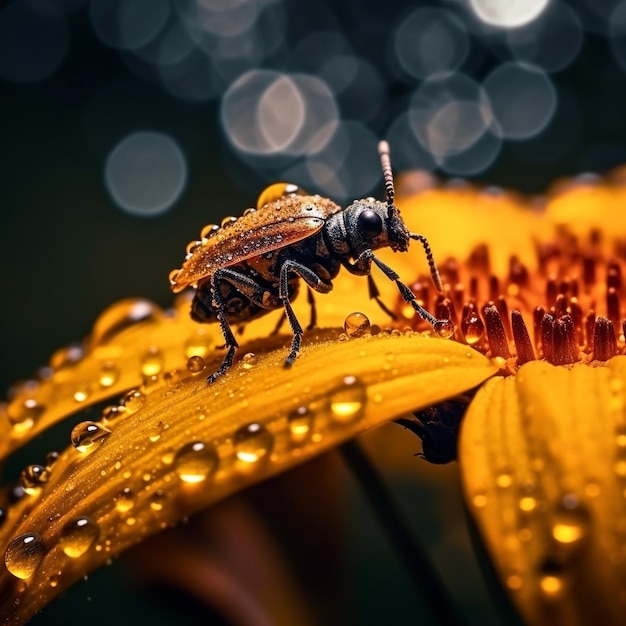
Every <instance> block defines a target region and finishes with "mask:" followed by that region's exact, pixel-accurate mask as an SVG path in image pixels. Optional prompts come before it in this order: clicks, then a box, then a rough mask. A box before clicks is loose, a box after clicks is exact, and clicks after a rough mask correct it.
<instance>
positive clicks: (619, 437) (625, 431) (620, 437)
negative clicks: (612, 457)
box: [615, 426, 626, 448]
mask: <svg viewBox="0 0 626 626" xmlns="http://www.w3.org/2000/svg"><path fill="white" fill-rule="evenodd" d="M615 443H616V444H617V447H618V448H626V426H618V427H617V428H616V429H615Z"/></svg>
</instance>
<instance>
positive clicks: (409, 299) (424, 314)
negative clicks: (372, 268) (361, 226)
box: [355, 250, 439, 326]
mask: <svg viewBox="0 0 626 626" xmlns="http://www.w3.org/2000/svg"><path fill="white" fill-rule="evenodd" d="M364 260H369V261H370V262H371V263H374V265H376V267H378V268H379V269H380V271H381V272H382V273H383V274H384V275H385V276H386V277H387V278H388V279H389V280H393V281H394V282H395V283H396V285H397V287H398V290H399V291H400V295H401V296H402V299H403V300H404V301H405V302H406V303H407V304H410V305H411V306H412V307H413V309H414V311H415V312H416V313H417V314H418V315H419V316H420V317H421V318H422V319H425V320H426V321H427V322H428V323H429V324H431V325H432V326H434V325H435V324H436V323H437V322H438V321H439V320H438V319H437V318H436V317H434V316H433V315H431V314H430V313H429V312H428V311H427V310H426V309H425V308H424V307H423V306H420V305H419V304H418V303H417V300H416V298H415V294H414V293H413V292H412V291H411V290H410V289H409V288H408V287H407V286H406V285H405V284H404V283H403V282H402V281H401V280H400V276H398V274H397V273H396V272H395V271H394V270H392V269H391V268H390V267H389V266H388V265H387V264H386V263H383V262H382V261H381V260H380V259H379V258H378V257H376V256H375V255H374V253H373V252H372V251H371V250H365V251H364V252H362V253H361V254H360V255H359V256H358V258H357V259H356V260H355V265H356V264H357V263H362V262H363V261H364Z"/></svg>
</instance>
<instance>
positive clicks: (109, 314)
mask: <svg viewBox="0 0 626 626" xmlns="http://www.w3.org/2000/svg"><path fill="white" fill-rule="evenodd" d="M161 316H162V311H161V309H160V308H159V307H158V306H157V305H156V304H154V302H150V301H149V300H143V299H138V298H128V299H126V300H120V301H119V302H116V303H115V304H113V305H111V306H110V307H109V308H108V309H106V310H105V311H104V312H103V313H102V315H100V317H99V318H98V319H97V320H96V323H95V324H94V326H93V330H92V331H91V340H92V342H93V344H94V345H101V344H103V343H108V342H109V341H111V340H112V339H113V338H114V337H115V336H116V335H118V334H119V333H121V332H122V331H124V330H126V329H127V328H130V327H132V326H134V325H135V324H139V323H143V322H150V321H156V320H158V319H160V318H161Z"/></svg>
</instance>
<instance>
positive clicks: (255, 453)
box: [233, 422, 274, 463]
mask: <svg viewBox="0 0 626 626" xmlns="http://www.w3.org/2000/svg"><path fill="white" fill-rule="evenodd" d="M233 445H234V446H235V455H236V456H237V458H238V459H239V460H240V461H243V462H244V463H256V462H258V461H260V460H261V459H264V458H265V457H267V456H269V454H270V452H271V451H272V448H273V447H274V437H273V435H272V433H270V431H269V430H267V428H266V427H265V426H263V425H262V424H259V423H257V422H252V423H251V424H247V425H246V426H242V427H241V428H239V429H238V430H237V431H236V432H235V434H234V436H233Z"/></svg>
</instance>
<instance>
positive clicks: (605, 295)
mask: <svg viewBox="0 0 626 626" xmlns="http://www.w3.org/2000/svg"><path fill="white" fill-rule="evenodd" d="M625 263H626V249H625V247H624V246H617V247H616V249H615V251H614V253H613V255H611V256H610V257H609V256H607V255H606V254H605V253H604V251H603V247H602V246H601V241H600V237H599V235H598V234H597V233H594V234H593V235H592V236H591V237H590V238H589V242H588V244H587V245H585V246H583V245H581V244H580V243H579V241H578V240H577V239H576V238H575V237H573V236H572V235H568V234H566V233H562V234H561V236H560V237H559V239H558V240H557V241H556V242H552V243H551V244H550V245H542V246H538V248H537V263H536V266H537V269H536V270H530V269H529V268H528V267H526V266H525V265H524V264H523V263H522V262H521V261H520V260H519V259H518V258H517V257H516V256H511V258H510V259H509V268H508V273H507V275H505V276H498V275H496V274H494V273H493V271H492V269H491V264H490V261H489V251H488V248H487V247H486V246H485V245H480V246H477V247H476V248H475V249H474V251H473V252H472V253H471V254H470V256H469V258H468V259H467V261H466V262H465V263H459V262H458V261H457V260H456V259H448V260H447V261H446V262H445V263H444V264H443V265H442V266H440V268H439V269H440V273H441V276H442V279H443V281H444V284H445V286H446V287H445V293H444V294H443V295H442V294H438V293H435V290H434V288H433V287H432V283H431V281H430V278H429V277H420V278H419V279H418V280H417V281H415V282H414V283H413V284H412V285H411V288H412V289H413V291H414V293H415V294H416V296H417V300H418V302H419V303H420V304H421V305H422V306H424V307H425V308H426V309H428V310H430V311H432V312H433V314H434V315H435V316H436V317H438V318H439V319H448V320H450V321H451V322H453V324H454V327H455V332H454V335H453V337H452V339H454V340H456V341H459V342H462V343H466V344H468V345H470V346H472V347H473V348H475V349H477V350H479V351H480V352H482V353H484V354H485V355H487V356H491V357H501V358H503V359H505V360H506V368H505V369H506V370H507V371H509V372H511V373H512V372H515V370H516V369H517V368H518V367H519V366H521V365H523V364H524V363H527V362H528V361H532V360H535V359H545V360H546V361H548V362H550V363H552V364H554V365H570V364H572V363H578V362H583V363H591V364H593V363H594V362H603V361H607V360H608V359H610V358H611V357H613V356H616V355H617V354H624V353H626V349H625V339H624V335H625V334H626V311H625V310H624V309H623V308H622V301H623V300H624V296H625V294H624V284H623V281H622V273H623V270H624V264H625ZM394 311H395V313H396V314H397V315H398V318H399V320H400V322H401V323H402V322H406V323H408V324H409V325H410V326H411V327H412V328H415V329H426V328H427V326H425V325H424V322H423V321H422V320H421V319H420V318H418V317H416V316H415V315H414V314H413V310H412V309H411V308H410V307H407V306H406V305H405V304H404V303H403V302H402V301H398V302H397V304H396V307H395V309H394Z"/></svg>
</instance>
